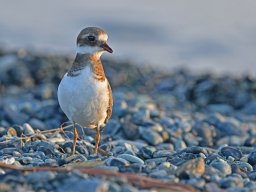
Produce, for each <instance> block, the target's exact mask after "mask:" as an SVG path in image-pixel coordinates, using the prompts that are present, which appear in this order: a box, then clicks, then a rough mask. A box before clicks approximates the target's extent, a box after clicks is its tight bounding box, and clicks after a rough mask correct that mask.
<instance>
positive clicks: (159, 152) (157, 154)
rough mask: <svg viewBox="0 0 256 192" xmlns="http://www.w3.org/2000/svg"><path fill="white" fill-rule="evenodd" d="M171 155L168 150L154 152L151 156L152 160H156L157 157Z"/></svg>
mask: <svg viewBox="0 0 256 192" xmlns="http://www.w3.org/2000/svg"><path fill="white" fill-rule="evenodd" d="M172 154H173V153H172V152H170V151H169V150H158V151H155V152H154V154H153V157H154V158H158V157H170V156H171V155H172Z"/></svg>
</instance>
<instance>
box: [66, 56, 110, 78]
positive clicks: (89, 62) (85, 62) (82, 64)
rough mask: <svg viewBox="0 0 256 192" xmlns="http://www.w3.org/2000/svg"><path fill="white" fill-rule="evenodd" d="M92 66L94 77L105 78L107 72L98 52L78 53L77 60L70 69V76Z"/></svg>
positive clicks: (76, 74)
mask: <svg viewBox="0 0 256 192" xmlns="http://www.w3.org/2000/svg"><path fill="white" fill-rule="evenodd" d="M86 67H90V69H91V71H92V73H93V75H94V78H95V79H97V80H100V81H104V80H105V78H106V77H105V73H104V69H103V66H102V63H101V61H100V56H99V55H98V54H80V53H78V54H77V55H76V58H75V61H74V63H73V65H72V66H71V68H70V70H69V71H68V76H71V77H72V76H78V75H79V74H80V73H81V71H82V70H83V69H84V68H86Z"/></svg>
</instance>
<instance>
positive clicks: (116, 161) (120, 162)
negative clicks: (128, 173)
mask: <svg viewBox="0 0 256 192" xmlns="http://www.w3.org/2000/svg"><path fill="white" fill-rule="evenodd" d="M129 164H130V163H129V161H127V160H125V159H122V158H118V157H115V158H112V159H111V160H110V163H109V165H110V166H115V167H119V168H122V167H126V166H128V165H129Z"/></svg>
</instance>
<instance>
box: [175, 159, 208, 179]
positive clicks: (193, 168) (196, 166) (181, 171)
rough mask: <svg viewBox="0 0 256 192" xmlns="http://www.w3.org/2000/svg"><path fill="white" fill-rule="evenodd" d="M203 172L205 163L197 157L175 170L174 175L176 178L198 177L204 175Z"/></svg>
mask: <svg viewBox="0 0 256 192" xmlns="http://www.w3.org/2000/svg"><path fill="white" fill-rule="evenodd" d="M204 172H205V162H204V159H203V158H201V157H199V158H196V159H192V160H189V161H187V162H185V163H183V164H182V165H181V166H180V167H178V168H177V170H176V175H177V176H178V177H188V176H195V177H200V176H202V175H203V174H204Z"/></svg>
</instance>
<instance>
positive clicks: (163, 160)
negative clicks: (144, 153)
mask: <svg viewBox="0 0 256 192" xmlns="http://www.w3.org/2000/svg"><path fill="white" fill-rule="evenodd" d="M166 160H167V157H160V158H153V159H147V160H146V161H145V164H150V163H152V162H154V163H155V164H156V165H160V164H161V163H163V162H166Z"/></svg>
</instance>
